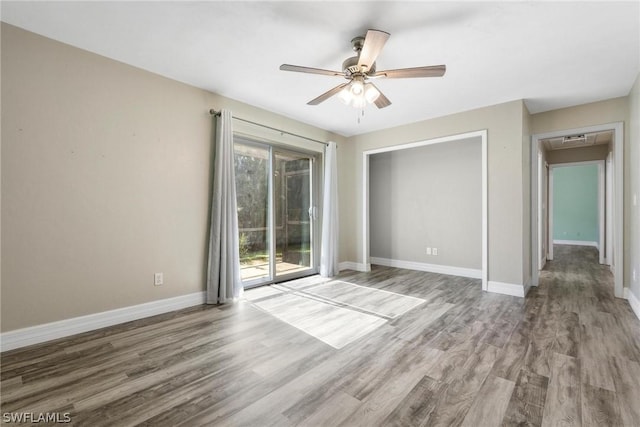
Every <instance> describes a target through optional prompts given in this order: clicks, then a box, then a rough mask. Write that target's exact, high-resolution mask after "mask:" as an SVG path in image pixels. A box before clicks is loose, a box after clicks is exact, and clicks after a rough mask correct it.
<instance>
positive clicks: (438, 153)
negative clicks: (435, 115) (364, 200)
mask: <svg viewBox="0 0 640 427" xmlns="http://www.w3.org/2000/svg"><path fill="white" fill-rule="evenodd" d="M369 176H370V181H369V188H370V193H369V194H370V196H369V197H370V199H369V200H370V204H369V205H370V209H369V216H370V239H371V245H370V247H371V257H378V258H386V259H392V260H399V261H411V262H419V263H428V264H438V265H444V266H451V267H463V268H471V269H476V270H480V269H481V268H482V220H481V219H482V139H481V138H480V137H475V138H469V139H463V140H458V141H449V142H445V143H440V144H432V145H428V146H423V147H415V148H409V149H404V150H398V151H392V152H386V153H379V154H374V155H372V156H371V157H370V161H369ZM427 247H430V248H432V247H435V248H438V255H437V256H434V255H427V254H426V248H427Z"/></svg>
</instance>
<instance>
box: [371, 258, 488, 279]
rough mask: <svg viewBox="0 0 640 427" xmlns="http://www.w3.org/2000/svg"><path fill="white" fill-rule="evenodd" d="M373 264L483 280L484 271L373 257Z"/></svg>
mask: <svg viewBox="0 0 640 427" xmlns="http://www.w3.org/2000/svg"><path fill="white" fill-rule="evenodd" d="M371 264H376V265H384V266H386V267H395V268H406V269H407V270H417V271H428V272H430V273H440V274H450V275H452V276H462V277H470V278H472V279H481V278H482V270H477V269H474V268H464V267H452V266H449V265H438V264H427V263H424V262H414V261H402V260H398V259H388V258H378V257H371Z"/></svg>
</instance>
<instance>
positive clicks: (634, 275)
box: [632, 268, 636, 282]
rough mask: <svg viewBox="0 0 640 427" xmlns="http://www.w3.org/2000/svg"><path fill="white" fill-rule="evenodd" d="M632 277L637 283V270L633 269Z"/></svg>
mask: <svg viewBox="0 0 640 427" xmlns="http://www.w3.org/2000/svg"><path fill="white" fill-rule="evenodd" d="M632 276H633V281H634V282H635V281H636V269H635V268H634V269H633V274H632Z"/></svg>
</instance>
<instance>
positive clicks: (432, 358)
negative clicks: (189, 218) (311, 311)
mask: <svg viewBox="0 0 640 427" xmlns="http://www.w3.org/2000/svg"><path fill="white" fill-rule="evenodd" d="M554 252H555V255H556V260H555V261H553V262H548V263H547V266H546V268H545V270H544V271H543V272H542V275H541V283H540V286H539V287H538V288H533V289H532V290H531V291H530V292H529V295H528V296H527V298H526V299H522V298H516V297H510V296H505V295H497V294H490V293H483V292H481V290H480V283H479V281H478V280H473V279H465V278H459V277H452V276H444V275H438V274H432V273H423V272H416V271H408V270H400V269H393V268H386V267H375V268H374V269H373V271H372V272H370V273H356V272H349V271H348V272H343V273H342V274H341V275H340V280H342V281H344V282H349V283H353V284H357V285H364V286H368V287H372V288H376V289H383V290H388V291H392V292H395V293H398V294H403V295H408V296H412V297H417V298H421V299H424V300H426V302H424V303H422V304H420V305H418V306H416V307H414V308H412V309H411V310H409V311H407V312H406V313H404V314H402V315H400V316H398V317H395V318H388V319H386V322H384V324H383V325H382V326H379V327H377V328H376V329H375V330H373V331H371V332H369V333H368V334H366V335H364V336H362V337H360V338H358V339H356V340H355V341H352V342H350V343H349V344H347V345H345V346H344V347H342V348H340V349H336V348H334V347H332V346H330V345H327V344H325V343H324V342H322V341H320V340H318V339H316V338H314V337H312V336H310V335H308V334H306V333H305V332H302V331H301V330H299V329H297V328H295V327H293V326H291V325H289V324H287V323H284V322H283V321H281V320H278V319H277V318H276V317H274V316H272V315H270V314H268V313H267V312H265V311H263V310H261V309H260V307H258V306H256V305H255V301H243V302H240V303H237V304H234V305H229V306H223V307H212V306H203V307H196V308H192V309H188V310H182V311H180V312H176V313H171V314H166V315H162V316H156V317H154V318H149V319H144V320H140V321H136V322H131V323H128V324H124V325H119V326H116V327H112V328H107V329H103V330H100V331H96V332H91V333H86V334H82V335H78V336H75V337H72V338H69V339H63V340H58V341H55V342H52V343H48V344H44V345H38V346H33V347H30V348H25V349H19V350H15V351H11V352H6V353H3V354H2V355H1V363H2V367H1V383H0V386H1V392H2V396H1V407H2V413H3V414H5V413H20V412H31V413H36V414H38V413H44V412H59V413H69V414H70V416H71V419H72V423H73V424H74V425H86V426H102V425H105V426H107V425H108V426H127V425H137V424H142V425H148V426H179V425H184V426H199V425H229V426H239V425H251V426H289V425H309V426H334V425H346V426H351V425H354V426H374V425H393V426H440V425H441V426H452V425H465V426H498V425H523V426H524V425H529V426H539V425H544V426H550V425H563V426H571V425H573V426H579V425H584V426H609V425H611V426H615V425H625V426H640V321H638V319H637V318H636V317H635V316H634V314H633V312H632V311H631V308H630V306H629V304H628V303H627V301H624V300H620V299H615V298H614V297H613V284H612V278H611V274H610V273H609V272H608V269H607V268H606V267H603V266H599V265H598V264H597V253H596V251H595V249H593V248H586V247H566V246H557V247H556V248H555V251H554ZM332 327H335V328H349V327H350V325H349V324H341V325H334V326H332ZM39 425H43V424H39Z"/></svg>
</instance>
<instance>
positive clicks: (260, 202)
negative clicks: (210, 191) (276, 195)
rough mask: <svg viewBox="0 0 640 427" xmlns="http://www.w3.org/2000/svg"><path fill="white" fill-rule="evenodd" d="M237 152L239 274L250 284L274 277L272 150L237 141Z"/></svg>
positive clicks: (235, 145)
mask: <svg viewBox="0 0 640 427" xmlns="http://www.w3.org/2000/svg"><path fill="white" fill-rule="evenodd" d="M234 151H235V157H234V160H235V174H236V197H237V203H238V231H239V234H240V245H239V246H240V276H241V278H242V281H243V282H245V284H246V285H249V286H251V284H260V283H263V282H265V281H269V280H271V278H272V277H273V274H272V271H271V268H272V259H271V258H272V257H271V256H270V253H271V250H270V234H271V232H270V222H271V221H270V216H269V205H270V203H269V200H270V193H269V175H270V173H269V171H270V162H271V153H270V151H271V150H270V148H269V147H268V146H262V145H258V144H243V143H238V142H237V141H236V142H235V144H234Z"/></svg>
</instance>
